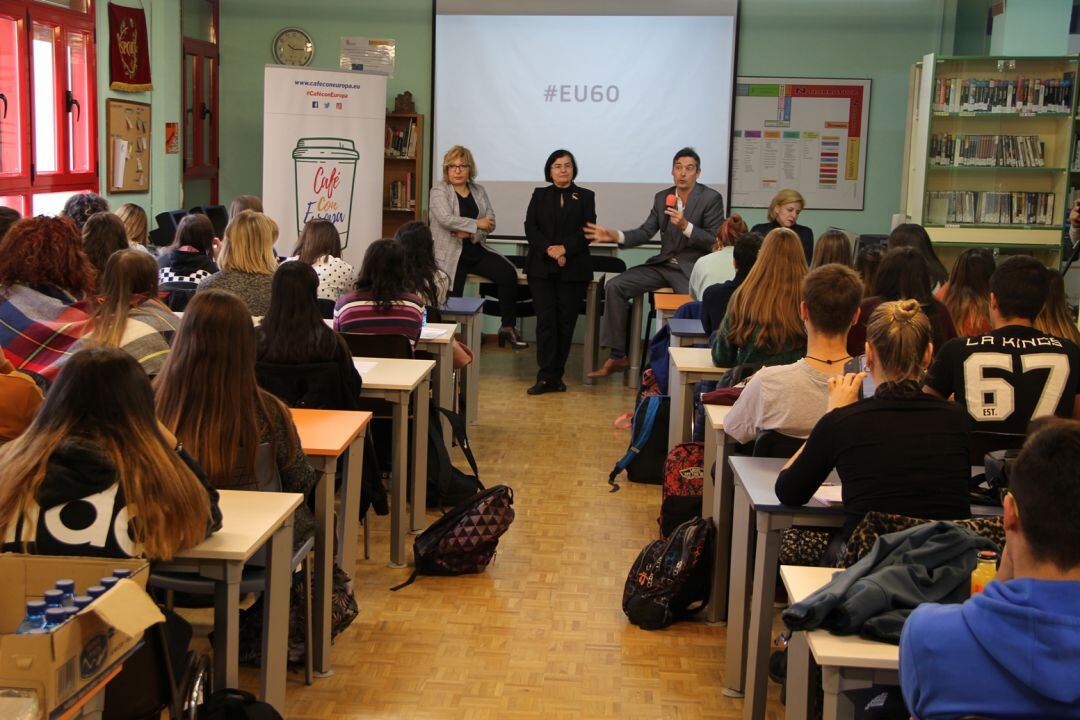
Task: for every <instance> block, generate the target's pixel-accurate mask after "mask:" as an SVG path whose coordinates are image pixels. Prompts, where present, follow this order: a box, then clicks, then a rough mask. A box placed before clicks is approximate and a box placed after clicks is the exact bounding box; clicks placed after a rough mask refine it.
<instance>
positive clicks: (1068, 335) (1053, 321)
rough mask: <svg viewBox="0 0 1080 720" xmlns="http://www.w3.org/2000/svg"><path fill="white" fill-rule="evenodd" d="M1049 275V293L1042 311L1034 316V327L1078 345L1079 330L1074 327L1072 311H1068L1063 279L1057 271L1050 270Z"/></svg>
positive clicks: (1079, 338) (1079, 339) (1079, 343)
mask: <svg viewBox="0 0 1080 720" xmlns="http://www.w3.org/2000/svg"><path fill="white" fill-rule="evenodd" d="M1049 275H1050V293H1049V294H1048V295H1047V297H1046V304H1045V305H1043V309H1042V311H1040V312H1039V314H1038V316H1037V317H1036V318H1035V329H1036V330H1039V331H1040V332H1044V333H1046V334H1047V335H1054V336H1056V337H1059V338H1065V339H1066V340H1072V341H1073V342H1074V343H1076V344H1078V345H1080V330H1078V329H1077V327H1076V322H1075V321H1074V320H1073V317H1072V313H1071V312H1069V303H1068V301H1067V300H1066V299H1065V281H1064V280H1063V279H1062V277H1061V273H1059V272H1051V273H1049Z"/></svg>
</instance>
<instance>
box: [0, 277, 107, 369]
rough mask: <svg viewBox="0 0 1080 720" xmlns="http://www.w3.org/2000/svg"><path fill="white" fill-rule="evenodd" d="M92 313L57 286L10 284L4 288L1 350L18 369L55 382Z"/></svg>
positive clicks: (1, 292)
mask: <svg viewBox="0 0 1080 720" xmlns="http://www.w3.org/2000/svg"><path fill="white" fill-rule="evenodd" d="M91 310H92V306H91V304H90V303H89V302H86V301H78V300H76V299H75V298H74V297H72V296H71V295H69V294H68V293H67V292H65V291H64V290H61V289H60V288H57V287H54V286H40V287H30V286H28V285H9V286H8V287H5V288H2V289H0V348H3V351H4V354H5V355H6V356H7V358H8V360H10V361H11V364H12V365H14V366H15V368H16V369H18V370H23V371H29V372H33V373H37V374H38V375H41V376H43V377H45V378H48V379H49V380H54V379H55V378H56V375H57V373H58V372H60V364H61V362H62V361H63V360H64V359H66V358H67V357H68V356H69V355H71V352H70V349H71V346H72V345H73V344H74V343H75V341H76V340H78V339H79V338H80V337H82V336H83V335H85V334H86V333H87V332H88V330H89V322H88V320H89V317H90V312H91Z"/></svg>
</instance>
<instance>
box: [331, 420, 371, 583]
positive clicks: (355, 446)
mask: <svg viewBox="0 0 1080 720" xmlns="http://www.w3.org/2000/svg"><path fill="white" fill-rule="evenodd" d="M366 434H367V431H366V430H365V431H364V432H362V433H360V435H358V436H357V438H356V439H355V440H353V441H352V445H350V446H349V453H348V455H346V456H345V458H346V460H345V483H344V484H343V485H342V486H341V513H340V514H339V515H338V549H337V564H338V565H339V566H340V567H341V569H342V570H344V571H345V572H346V573H348V574H349V577H350V578H355V577H356V543H357V540H356V532H357V523H358V522H359V518H360V492H361V490H360V484H361V482H362V481H363V478H364V436H365V435H366Z"/></svg>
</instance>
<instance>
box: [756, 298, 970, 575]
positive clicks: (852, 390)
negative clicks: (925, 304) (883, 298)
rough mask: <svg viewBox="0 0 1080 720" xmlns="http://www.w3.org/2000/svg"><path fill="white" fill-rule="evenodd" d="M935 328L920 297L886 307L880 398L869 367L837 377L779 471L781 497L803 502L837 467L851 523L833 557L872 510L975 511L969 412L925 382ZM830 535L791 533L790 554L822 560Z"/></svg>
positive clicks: (877, 374)
mask: <svg viewBox="0 0 1080 720" xmlns="http://www.w3.org/2000/svg"><path fill="white" fill-rule="evenodd" d="M930 336H931V329H930V321H929V319H927V317H926V314H925V313H923V312H922V310H921V309H920V308H919V303H918V302H917V301H915V300H900V301H897V302H886V303H882V304H881V305H879V306H878V307H877V309H876V310H874V314H873V315H872V316H871V317H870V322H869V323H868V324H867V339H868V341H867V344H866V362H867V368H868V369H869V371H870V374H871V375H872V376H873V378H874V381H875V382H876V383H877V390H876V391H875V393H874V396H873V397H870V398H866V399H863V400H859V399H858V397H859V388H860V387H861V385H862V380H863V377H864V376H865V373H849V374H847V375H842V376H835V377H832V378H829V402H828V412H827V413H826V414H825V415H824V416H822V418H821V420H819V421H818V422H817V424H816V425H814V429H813V430H811V431H810V437H809V438H807V440H806V443H805V444H804V445H803V446H802V448H800V450H799V452H797V453H796V454H795V456H794V457H792V458H791V460H789V461H788V462H787V464H786V465H785V466H784V469H783V470H782V471H781V472H780V475H779V476H778V477H777V479H776V497H777V498H779V500H780V502H782V503H784V504H785V505H804V504H806V503H807V502H809V501H810V499H811V498H812V497H813V495H814V493H815V492H816V491H817V489H818V488H819V487H821V485H822V483H824V482H825V479H826V478H827V477H828V476H829V473H830V472H832V470H833V469H834V468H835V469H836V471H837V474H838V475H839V476H840V481H841V492H842V497H843V500H844V513H845V515H846V521H845V523H844V527H843V529H842V530H841V532H840V533H839V535H838V536H837V538H838V540H837V542H836V543H833V547H832V548H830V555H832V554H834V553H835V551H837V550H838V549H839V547H838V546H839V542H840V541H842V540H845V539H846V538H847V537H848V536H849V535H850V533H851V531H852V530H854V529H855V526H856V525H858V523H859V521H860V520H861V519H862V516H863V515H864V514H865V513H867V512H869V511H871V510H877V511H880V512H887V513H895V514H898V515H906V516H908V517H915V518H930V519H940V520H952V519H961V518H966V517H969V516H970V514H971V508H970V501H969V500H968V482H969V480H970V477H971V466H970V458H969V449H968V434H967V424H966V423H965V421H964V416H963V411H962V410H961V409H960V408H959V407H957V406H956V405H955V404H953V403H949V402H947V401H944V400H941V399H939V398H935V397H933V396H931V395H928V394H927V393H924V392H922V391H921V389H920V387H919V378H921V377H922V374H923V372H924V369H925V367H926V365H927V364H928V363H929V362H930V355H931V350H932V348H931V341H930ZM822 535H825V534H824V533H817V534H816V535H815V534H814V531H803V530H796V531H790V532H789V533H787V534H786V535H785V545H786V550H785V548H784V547H782V548H781V557H782V560H783V561H784V562H786V563H787V564H804V565H806V564H817V563H816V560H819V559H820V556H821V554H822V553H824V551H825V548H826V546H827V545H829V541H830V540H831V537H829V536H826V537H824V538H823V537H821V536H822ZM814 555H818V557H817V558H815V557H814ZM830 559H831V558H830Z"/></svg>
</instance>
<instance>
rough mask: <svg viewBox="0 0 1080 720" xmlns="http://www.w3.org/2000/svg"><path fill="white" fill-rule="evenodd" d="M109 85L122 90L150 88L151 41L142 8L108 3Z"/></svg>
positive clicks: (131, 90) (151, 86)
mask: <svg viewBox="0 0 1080 720" xmlns="http://www.w3.org/2000/svg"><path fill="white" fill-rule="evenodd" d="M109 79H110V83H109V87H110V88H111V89H113V90H119V91H121V92H144V91H146V90H153V89H154V86H153V85H152V84H151V83H150V42H149V38H148V36H147V34H146V13H145V12H143V10H142V8H132V7H124V6H123V5H117V4H115V3H109Z"/></svg>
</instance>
